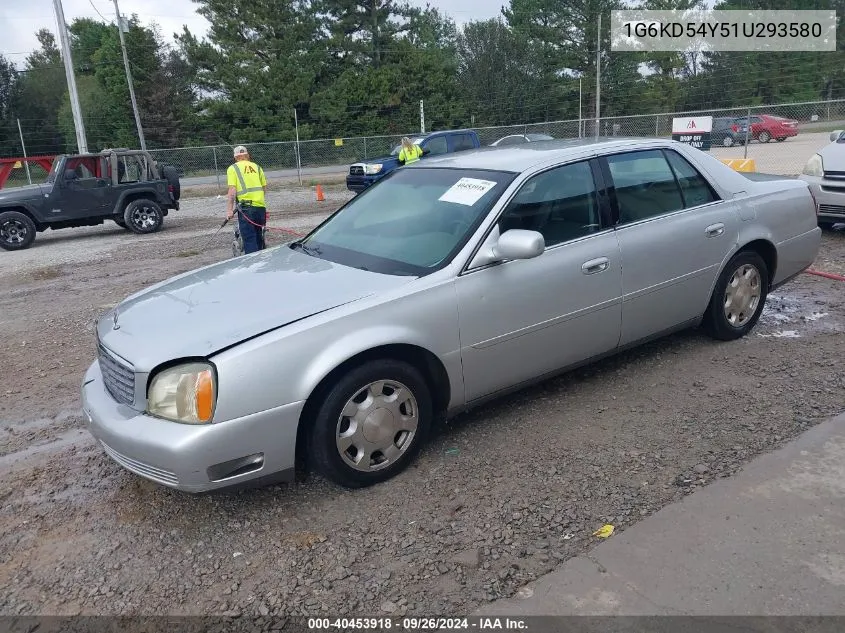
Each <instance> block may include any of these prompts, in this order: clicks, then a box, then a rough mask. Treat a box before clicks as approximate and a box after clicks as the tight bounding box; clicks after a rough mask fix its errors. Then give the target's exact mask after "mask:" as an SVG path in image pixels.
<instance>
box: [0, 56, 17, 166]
mask: <svg viewBox="0 0 845 633" xmlns="http://www.w3.org/2000/svg"><path fill="white" fill-rule="evenodd" d="M19 89H20V80H19V78H18V71H17V69H16V68H15V65H14V64H13V63H12V62H10V61H9V60H7V59H6V58H5V57H4V56H3V55H0V147H2V148H3V153H4V154H5V155H18V151H19V148H20V142H19V141H18V130H17V122H16V121H15V119H16V114H15V109H16V105H17V101H18V91H19Z"/></svg>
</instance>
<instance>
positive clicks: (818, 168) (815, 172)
mask: <svg viewBox="0 0 845 633" xmlns="http://www.w3.org/2000/svg"><path fill="white" fill-rule="evenodd" d="M801 173H802V174H804V175H805V176H819V177H822V176H824V166H823V165H822V157H821V156H820V155H819V154H813V156H812V158H810V160H808V161H807V164H806V165H805V166H804V171H802V172H801Z"/></svg>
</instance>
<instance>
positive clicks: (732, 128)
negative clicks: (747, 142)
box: [731, 123, 739, 132]
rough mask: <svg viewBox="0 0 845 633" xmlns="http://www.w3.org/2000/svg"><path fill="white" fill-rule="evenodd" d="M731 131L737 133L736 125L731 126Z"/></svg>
mask: <svg viewBox="0 0 845 633" xmlns="http://www.w3.org/2000/svg"><path fill="white" fill-rule="evenodd" d="M731 130H733V131H734V132H739V126H738V125H737V124H736V123H734V124H733V125H732V126H731Z"/></svg>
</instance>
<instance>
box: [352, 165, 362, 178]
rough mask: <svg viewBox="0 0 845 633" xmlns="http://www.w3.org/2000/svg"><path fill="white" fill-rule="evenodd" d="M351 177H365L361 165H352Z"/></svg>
mask: <svg viewBox="0 0 845 633" xmlns="http://www.w3.org/2000/svg"><path fill="white" fill-rule="evenodd" d="M349 175H350V176H363V175H364V168H363V167H361V166H360V165H352V167H350V168H349Z"/></svg>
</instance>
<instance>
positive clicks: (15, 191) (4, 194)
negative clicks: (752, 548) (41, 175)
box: [0, 185, 50, 202]
mask: <svg viewBox="0 0 845 633" xmlns="http://www.w3.org/2000/svg"><path fill="white" fill-rule="evenodd" d="M49 189H50V188H49V187H46V186H45V185H25V186H23V187H12V188H10V189H0V202H13V201H18V200H21V201H23V200H29V199H31V198H39V197H41V196H42V195H43V194H45V193H49Z"/></svg>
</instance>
